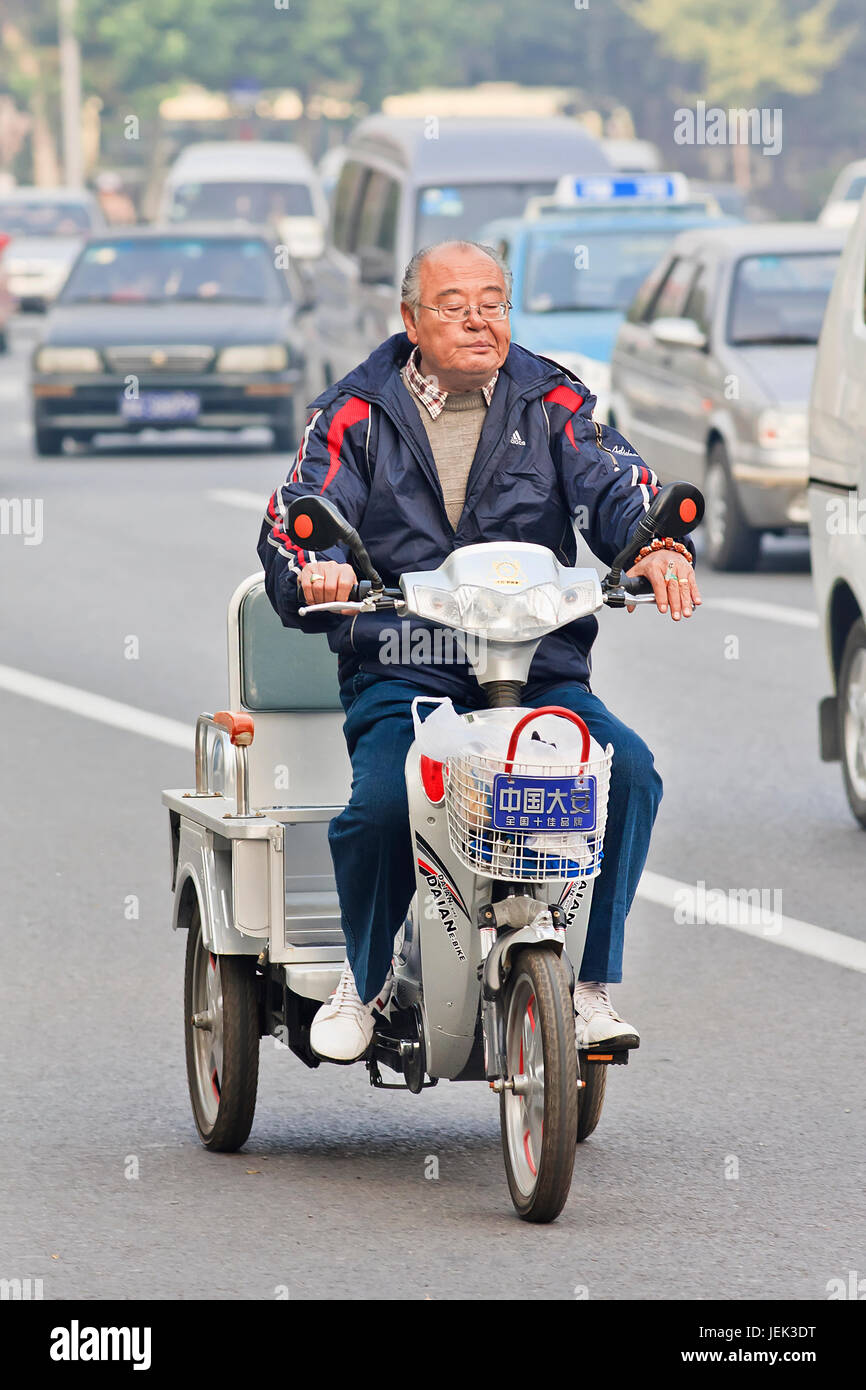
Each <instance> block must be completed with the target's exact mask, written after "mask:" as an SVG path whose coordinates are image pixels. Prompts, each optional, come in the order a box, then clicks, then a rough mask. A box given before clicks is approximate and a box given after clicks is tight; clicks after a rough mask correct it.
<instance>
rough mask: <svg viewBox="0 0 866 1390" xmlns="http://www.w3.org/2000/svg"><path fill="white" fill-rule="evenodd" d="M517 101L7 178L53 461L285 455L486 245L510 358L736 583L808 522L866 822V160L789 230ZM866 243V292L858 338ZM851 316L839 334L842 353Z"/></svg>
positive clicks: (641, 148)
mask: <svg viewBox="0 0 866 1390" xmlns="http://www.w3.org/2000/svg"><path fill="white" fill-rule="evenodd" d="M493 86H494V87H495V84H493ZM502 88H503V90H502V91H501V92H498V91H494V90H493V87H489V88H484V87H480V88H478V89H476V90H475V91H473V90H472V89H467V90H466V91H465V92H464V93H463V94H462V95H461V93H459V92H457V93H450V94H449V93H447V92H446V93H444V94H443V93H440V94H439V97H440V98H441V99H440V102H439V104H440V106H441V109H442V111H443V114H442V116H441V118H440V117H435V118H434V117H429V116H423V115H421V114H419V113H420V111H421V110H423V109H425V108H424V100H425V98H424V97H423V94H421V96H419V97H417V98H416V97H413V95H412V94H407V95H406V96H403V97H400V96H394V97H389V98H388V99H387V101H385V102H384V103H383V110H382V112H380V113H378V114H374V115H368V116H366V117H365V118H363V119H361V120H360V121H357V122H355V123H354V125H352V123H351V122H349V123H347V124H344V127H343V131H342V135H343V138H342V139H341V140H338V141H336V142H332V143H330V144H329V145H328V147H327V148H326V149H325V150H324V151H321V150H320V151H319V152H318V161H316V160H315V159H314V158H313V155H312V154H311V153H310V152H309V151H308V150H307V149H305V148H303V147H302V145H301V144H300V143H297V142H294V141H286V140H282V139H277V138H271V137H272V136H273V134H274V132H273V130H272V129H271V130H268V131H267V132H264V131H262V132H260V133H261V134H263V135H264V134H267V137H268V138H254V137H255V135H256V134H257V133H259V132H256V130H255V128H251V129H249V130H247V131H245V132H244V134H245V135H246V136H248V137H250V138H243V139H223V140H214V139H201V138H199V139H195V138H193V139H190V140H189V141H187V142H185V143H182V144H181V147H180V148H179V149H177V153H176V156H175V158H174V159H173V160H171V161H169V162H168V163H165V164H164V167H163V168H162V172H161V175H160V176H159V177H158V178H157V179H156V181H154V179H153V178H151V179H150V181H149V183H148V185H147V195H146V196H145V192H144V191H143V186H142V185H139V186H136V187H132V186H131V187H127V186H125V184H124V180H123V179H122V178H121V177H120V176H119V175H118V174H117V173H116V172H114V171H112V170H110V169H102V170H99V169H97V170H95V171H94V173H93V175H92V177H91V184H92V187H91V188H90V189H84V188H64V187H31V186H25V185H19V186H13V184H12V181H11V180H10V179H9V178H8V176H7V177H6V179H5V182H4V183H3V185H2V191H0V351H2V350H3V349H4V348H5V346H6V342H7V338H8V335H9V334H10V333H11V334H13V335H14V334H15V333H16V332H17V331H19V324H21V323H23V322H24V318H23V316H24V315H26V314H42V315H44V317H43V318H42V319H41V321H38V320H37V321H38V322H39V332H38V341H37V342H36V343H35V345H34V346H33V348H32V351H31V353H30V360H31V376H30V398H31V407H32V422H33V432H32V449H33V452H34V454H35V455H37V456H42V457H63V458H64V459H65V461H66V464H67V466H73V463H74V458H75V456H76V453H78V454H80V453H81V451H82V450H84V449H91V450H93V449H96V450H100V449H102V448H103V447H104V440H105V439H106V438H107V437H110V436H111V435H117V434H118V433H120V434H122V435H124V436H125V437H126V438H127V439H130V440H133V439H136V438H142V439H144V440H145V441H149V442H150V446H151V447H152V446H153V441H154V439H155V438H156V439H157V440H158V439H164V440H165V442H166V444H167V445H169V446H172V445H173V444H174V443H176V439H177V437H181V438H184V437H186V438H189V435H188V433H187V434H186V435H183V436H177V431H186V432H188V431H190V430H193V431H195V438H197V439H200V440H207V439H211V440H212V441H213V442H214V443H215V444H219V445H221V446H224V444H225V440H226V437H227V436H226V434H225V432H226V431H242V433H241V434H239V435H237V436H236V442H237V445H238V447H246V444H247V442H248V441H249V439H250V435H249V431H250V430H252V431H262V430H263V429H268V430H270V431H271V442H272V447H274V448H275V449H277V450H278V451H280V452H282V453H285V454H287V455H289V454H291V453H293V452H294V450H295V449H296V447H297V445H298V441H299V438H300V434H301V432H302V429H303V422H304V419H305V417H306V413H307V407H308V406H309V404H310V402H311V401H313V400H314V399H315V398H316V396H317V395H318V394H319V393H320V392H321V391H322V390H324V389H326V388H327V387H328V386H329V385H331V384H332V383H333V382H334V381H336V380H338V379H339V378H340V377H341V376H343V375H344V374H345V373H347V372H348V371H349V370H351V369H352V368H353V367H354V366H355V365H356V364H357V363H358V362H360V361H361V360H363V359H364V358H365V357H366V356H367V355H368V354H369V352H370V351H371V350H372V349H373V348H375V347H376V346H377V345H378V344H379V343H380V342H381V341H382V340H383V339H385V338H387V337H388V336H389V335H390V334H392V333H395V332H398V331H400V329H401V326H402V325H401V322H400V316H399V302H400V281H401V277H402V273H403V269H404V267H405V265H406V263H407V262H408V260H409V259H410V257H411V256H412V254H413V253H414V252H415V251H416V250H417V249H418V248H419V247H421V246H424V245H428V244H430V243H431V242H434V241H437V240H441V239H443V238H455V239H461V238H464V239H471V240H476V239H478V240H481V241H482V242H484V243H485V244H489V245H492V246H493V247H495V248H496V250H497V251H498V252H499V253H500V254H501V255H502V256H503V257H504V258H505V259H506V260H507V262H508V263H509V266H510V268H511V271H512V274H513V291H512V305H511V320H512V333H513V338H514V341H515V342H517V343H520V344H522V345H523V346H525V347H527V348H529V349H530V350H531V351H533V352H536V353H540V354H542V355H544V356H547V357H550V358H552V359H553V360H555V361H556V362H558V363H560V364H561V365H562V366H563V367H565V368H566V369H567V370H568V371H569V372H570V373H571V374H572V375H573V376H574V377H575V378H577V379H578V380H580V381H582V382H583V383H584V384H585V385H586V386H587V387H588V388H589V389H590V391H592V392H593V394H594V395H595V396H596V398H597V404H596V409H595V415H596V419H598V420H600V421H604V422H606V423H609V424H610V425H612V426H613V427H615V428H616V429H617V430H618V431H619V432H620V433H621V434H622V435H623V436H624V437H625V439H627V440H628V441H630V442H631V443H632V444H633V446H634V448H635V449H636V450H638V451H639V453H640V454H641V455H642V456H643V457H644V458H645V459H646V461H647V463H648V464H649V465H650V466H652V467H653V468H654V469H655V470H656V471H657V472H658V474H659V475H660V476H661V477H662V479H665V478H666V477H682V478H685V479H689V480H690V481H693V482H695V483H697V484H698V485H699V486H700V487H701V488H702V489H703V491H704V493H705V495H706V500H707V513H706V519H705V523H704V527H703V556H704V559H705V560H706V561H708V562H709V564H710V565H711V566H712V567H713V568H715V569H717V570H719V571H722V572H732V571H737V570H739V571H750V570H753V569H755V568H756V567H757V566H759V565H760V563H761V555H762V538H763V537H764V536H766V535H774V536H786V535H787V536H792V537H795V538H796V537H797V536H801V537H805V535H806V533H807V528H808V526H809V521H810V512H811V545H812V551H813V556H814V559H815V569H816V579H817V582H818V589H819V594H818V597H819V606H820V611H821V615H822V622H823V623H824V625H825V627H826V630H827V649H828V658H829V670H830V677H831V680H832V684H833V690H834V694H833V695H831V696H828V701H826V702H825V705H824V707H822V716H821V717H822V724H821V728H822V735H821V748H822V755H823V756H824V757H827V758H834V759H835V758H839V759H841V761H842V763H843V770H844V777H845V785H846V788H847V791H848V795H849V800H850V801H851V805H852V809H853V810H854V813H855V815H856V816H857V817H858V819H861V820H864V819H866V629H864V628H863V616H862V615H863V613H864V612H866V558H864V542H863V535H862V534H861V530H860V529H858V527H857V525H854V526H853V528H852V527H851V526H849V527H848V529H847V531H846V532H845V534H844V536H841V537H840V536H836V535H834V534H833V533H832V530H831V531H828V528H827V525H826V522H825V515H824V513H825V512H826V504H827V499H828V497H829V498H831V500H832V498H835V499H836V500H837V501H838V500H839V498H846V499H847V498H849V497H853V498H854V505H855V509H856V507H857V506H858V505H859V502H858V499H859V497H860V492H858V488H859V489H861V490H862V489H863V487H864V479H863V474H862V462H861V461H860V454H859V452H858V447H857V444H856V441H857V439H859V438H862V424H863V423H866V421H862V422H861V425H860V429H859V432H858V431H857V430H856V429H852V426H851V419H852V418H853V416H852V411H854V405H855V403H856V402H858V401H860V400H861V399H862V397H863V394H864V382H866V359H864V358H863V356H862V352H861V348H862V342H863V337H864V335H863V332H861V331H860V330H859V329H858V328H857V326H856V325H855V329H854V330H853V331H849V338H848V342H847V346H846V348H845V349H844V351H843V349H842V348H841V347H840V343H839V337H840V334H841V333H842V328H841V327H840V325H842V324H844V323H845V315H844V312H843V311H842V309H841V308H840V294H841V291H840V290H839V289H838V277H837V270H838V266H839V261H840V256H841V254H842V251H843V248H844V247H845V246H846V241H847V244H848V246H849V251H850V248H851V246H852V245H855V246H857V245H860V244H861V243H862V241H863V239H864V236H866V231H864V219H863V216H862V215H861V216H860V217H859V220H858V214H859V213H860V209H861V207H862V205H863V201H864V190H866V160H859V161H853V162H850V163H848V164H846V165H845V166H844V167H842V168H841V169H840V170H839V171H838V173H837V176H836V178H835V182H834V183H833V186H832V188H831V189H830V191H829V196H828V197H827V200H826V203H825V204H824V206H823V207H820V206H818V205H817V204H816V206H815V208H814V211H815V220H814V221H813V222H807V221H803V220H800V221H797V222H791V221H779V220H776V219H775V218H774V217H773V215H772V214H771V213H770V212H769V211H768V210H767V208H766V206H765V205H764V203H763V201H762V194H761V192H760V190H754V189H752V188H751V187H750V186H749V184H748V183H747V182H739V181H734V182H729V183H726V182H724V181H723V180H720V179H719V178H718V177H715V178H712V177H706V178H695V177H687V176H686V174H685V173H684V172H683V171H681V170H678V169H676V168H670V167H665V166H664V162H663V156H662V153H661V151H660V150H659V149H658V148H657V146H655V145H654V144H653V142H652V141H650V140H648V139H645V138H641V136H640V132H639V131H633V130H632V131H630V132H629V131H627V130H626V131H623V130H618V131H617V132H614V133H612V134H607V133H605V132H603V131H602V130H600V129H599V128H598V127H597V126H595V127H593V126H592V123H591V122H587V123H584V122H582V121H581V120H580V119H579V118H578V116H576V115H575V114H573V113H572V112H571V111H568V113H566V108H565V107H564V106H562V104H561V103H559V104H558V103H557V102H556V101H549V102H548V104H547V106H544V105H543V104H539V102H538V101H531V100H530V95H531V94H530V93H529V92H528V89H527V90H525V91H522V90H521V89H519V88H517V87H516V86H513V85H512V87H510V88H508V84H502ZM506 88H508V90H505V89H506ZM446 98H447V99H446ZM419 102H420V105H419ZM479 102H480V103H481V104H482V105H483V108H484V112H485V114H483V115H479V114H478V110H479ZM540 111H543V112H545V113H546V114H539V112H540ZM198 133H199V134H204V133H205V128H204V127H202V126H200V127H199V130H198ZM175 143H177V142H175ZM734 163H735V166H736V159H735V161H734ZM148 211H149V215H148ZM855 224H856V231H855V230H853V229H854V228H855ZM858 239H859V240H858ZM857 254H860V253H858V252H850V255H854V257H855V261H854V264H853V268H852V263H851V260H850V255H849V257H848V260H847V261H846V264H847V267H848V269H847V271H846V273H847V275H848V277H849V281H850V291H849V293H850V298H849V299H846V300H845V303H846V304H850V305H853V306H855V310H854V311H853V312H855V313H856V314H857V315H859V319H858V322H860V321H862V305H863V298H864V294H863V289H864V287H863V272H862V255H861V258H860V261H857V260H856V256H857ZM834 280H835V281H836V284H837V289H836V291H835V298H834V297H833V295H831V289H832V287H833V285H834ZM828 299H830V300H831V302H833V303H834V304H835V305H836V308H835V310H834V311H833V314H832V317H833V323H834V326H835V327H834V336H833V338H832V339H830V337H829V336H828V334H827V333H825V335H824V339H822V338H821V327H822V323H823V322H825V309H826V306H827V303H828ZM849 327H850V326H849ZM819 340H820V346H819ZM822 358H823V359H824V360H823V361H822ZM830 359H832V366H829V367H828V365H827V362H828V360H830ZM816 363H817V366H816ZM813 376H814V377H815V379H816V380H817V381H818V382H819V383H820V387H819V388H817V389H816V392H815V395H814V398H813V404H812V442H811V462H810V444H809V402H810V393H811V391H812V381H813ZM840 381H842V382H844V386H840V384H839V383H840ZM840 392H841V394H840ZM854 414H856V411H854ZM154 431H158V434H157V435H154ZM229 437H230V436H229ZM258 437H259V436H257V435H256V434H255V433H254V434H253V435H252V438H253V439H254V440H257V439H258ZM848 441H853V442H848ZM816 449H817V457H819V458H820V464H819V463H816V462H815V459H816ZM810 478H811V479H812V489H811V496H810V497H807V489H808V488H809V480H810ZM816 499H817V500H816ZM822 507H823V508H824V512H823V513H822V511H821V508H822ZM857 515H858V516H859V513H857ZM863 529H866V528H863ZM861 633H862V637H861V636H860V635H859V634H861ZM852 634H853V635H852ZM852 642H853V643H854V647H853V648H852ZM861 653H862V654H861ZM840 682H841V685H840Z"/></svg>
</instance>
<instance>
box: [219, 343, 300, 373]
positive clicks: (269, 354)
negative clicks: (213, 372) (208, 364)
mask: <svg viewBox="0 0 866 1390" xmlns="http://www.w3.org/2000/svg"><path fill="white" fill-rule="evenodd" d="M288 362H289V354H288V353H287V352H286V349H285V348H284V347H283V346H282V344H281V343H270V344H265V345H262V346H261V347H259V346H258V345H249V344H246V343H245V344H243V345H242V346H239V347H227V348H223V350H222V352H221V353H220V355H219V357H218V358H217V365H216V369H217V371H218V372H281V371H282V370H283V368H284V367H287V366H288Z"/></svg>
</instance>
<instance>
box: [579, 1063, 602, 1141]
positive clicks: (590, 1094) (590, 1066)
mask: <svg viewBox="0 0 866 1390" xmlns="http://www.w3.org/2000/svg"><path fill="white" fill-rule="evenodd" d="M579 1057H580V1076H581V1080H582V1081H583V1082H584V1084H583V1086H581V1088H580V1090H579V1091H578V1093H577V1142H578V1144H581V1143H582V1142H583V1140H584V1139H588V1138H589V1136H590V1134H592V1132H593V1130H594V1129H595V1127H596V1125H597V1124H598V1122H599V1120H600V1119H601V1111H602V1106H603V1105H604V1093H605V1090H606V1089H607V1065H608V1064H607V1063H606V1062H588V1061H587V1059H586V1053H585V1052H581V1053H580V1054H579Z"/></svg>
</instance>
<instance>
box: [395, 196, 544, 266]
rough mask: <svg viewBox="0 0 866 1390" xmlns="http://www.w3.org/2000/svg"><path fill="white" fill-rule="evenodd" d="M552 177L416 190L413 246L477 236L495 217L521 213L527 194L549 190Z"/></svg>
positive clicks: (515, 215)
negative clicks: (539, 179) (517, 181)
mask: <svg viewBox="0 0 866 1390" xmlns="http://www.w3.org/2000/svg"><path fill="white" fill-rule="evenodd" d="M553 189H554V183H553V180H552V179H543V180H541V181H539V182H531V181H529V182H525V183H462V184H449V185H447V186H446V185H441V186H438V187H435V188H432V187H431V188H421V189H419V190H418V201H417V205H416V209H415V250H416V251H417V250H420V248H421V247H422V246H432V245H433V243H434V242H437V241H452V240H454V241H460V240H461V239H462V238H468V239H469V240H470V241H471V240H473V239H474V238H475V237H477V235H478V233H479V232H480V230H481V228H482V227H483V226H484V224H485V222H491V221H492V220H493V219H494V218H496V217H521V216H522V215H523V212H524V209H525V207H526V204H527V201H528V200H529V199H530V198H541V197H546V196H548V195H549V194H551V193H552V192H553Z"/></svg>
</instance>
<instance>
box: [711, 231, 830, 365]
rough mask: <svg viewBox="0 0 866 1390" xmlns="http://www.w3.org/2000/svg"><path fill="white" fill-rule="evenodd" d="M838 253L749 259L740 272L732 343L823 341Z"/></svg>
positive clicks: (733, 291)
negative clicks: (821, 336) (824, 319)
mask: <svg viewBox="0 0 866 1390" xmlns="http://www.w3.org/2000/svg"><path fill="white" fill-rule="evenodd" d="M839 254H840V253H839V252H838V251H818V252H815V251H797V252H787V251H786V252H779V253H774V254H769V255H762V256H744V257H743V259H742V260H741V261H740V262H739V264H738V265H737V268H736V272H735V274H734V282H733V286H732V289H731V300H730V306H729V310H728V342H729V343H730V344H731V345H732V346H734V347H746V346H748V344H750V343H768V344H770V343H817V341H818V334H819V333H820V331H821V320H822V319H823V317H824V309H825V307H826V304H827V296H828V295H829V293H830V287H831V286H832V284H833V277H834V275H835V274H836V267H837V265H838V263H839Z"/></svg>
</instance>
